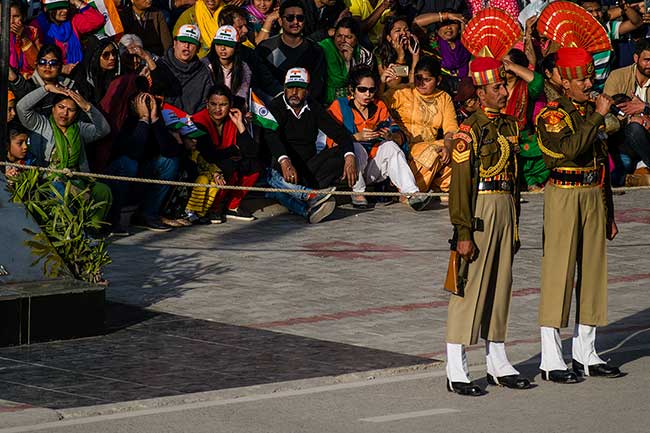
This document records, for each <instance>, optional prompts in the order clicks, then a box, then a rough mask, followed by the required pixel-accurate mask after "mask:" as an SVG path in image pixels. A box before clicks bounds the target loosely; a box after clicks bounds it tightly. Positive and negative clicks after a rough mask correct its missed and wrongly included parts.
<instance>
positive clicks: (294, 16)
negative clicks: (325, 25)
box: [282, 14, 305, 23]
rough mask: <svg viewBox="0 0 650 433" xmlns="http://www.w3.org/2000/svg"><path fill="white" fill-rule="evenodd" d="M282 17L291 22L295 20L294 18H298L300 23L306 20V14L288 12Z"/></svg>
mask: <svg viewBox="0 0 650 433" xmlns="http://www.w3.org/2000/svg"><path fill="white" fill-rule="evenodd" d="M282 18H284V19H285V20H287V21H288V22H290V23H291V22H293V20H296V21H298V22H299V23H301V22H303V21H305V16H304V15H302V14H287V15H285V16H284V17H282Z"/></svg>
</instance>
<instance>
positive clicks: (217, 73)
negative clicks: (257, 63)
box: [203, 26, 251, 100]
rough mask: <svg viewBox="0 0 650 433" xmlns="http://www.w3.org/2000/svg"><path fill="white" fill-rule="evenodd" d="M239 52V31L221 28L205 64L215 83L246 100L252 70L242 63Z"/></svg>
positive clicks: (225, 27) (228, 27)
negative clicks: (222, 85)
mask: <svg viewBox="0 0 650 433" xmlns="http://www.w3.org/2000/svg"><path fill="white" fill-rule="evenodd" d="M239 50H240V44H239V37H238V36H237V30H235V28H234V27H233V26H221V27H219V30H217V34H216V35H215V36H214V40H213V42H212V48H211V49H210V53H209V54H208V56H207V57H205V58H204V59H203V62H204V63H205V64H206V65H208V67H209V68H210V70H211V71H212V76H213V81H214V82H215V83H217V84H224V85H225V86H226V87H228V88H229V89H230V91H231V92H232V93H233V94H234V95H235V96H238V97H240V98H242V99H243V100H246V99H247V98H248V90H249V89H250V84H251V69H250V68H249V67H248V65H247V64H246V63H244V62H242V60H241V56H240V54H239Z"/></svg>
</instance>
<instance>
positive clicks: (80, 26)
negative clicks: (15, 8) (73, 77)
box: [31, 0, 104, 75]
mask: <svg viewBox="0 0 650 433" xmlns="http://www.w3.org/2000/svg"><path fill="white" fill-rule="evenodd" d="M70 6H73V7H75V8H76V9H78V12H77V13H74V14H72V19H70V15H71V11H70V10H69V7H70ZM31 25H32V26H34V27H36V28H38V32H39V35H40V37H41V44H56V46H57V47H59V48H60V49H61V52H62V54H63V58H62V60H63V68H62V73H63V74H64V75H68V74H69V73H70V71H72V68H74V67H75V66H76V65H77V64H78V63H79V62H81V60H82V59H83V47H82V45H81V38H82V37H84V36H86V35H88V34H90V33H93V32H95V31H97V30H99V29H100V28H102V26H103V25H104V16H103V15H102V14H101V13H99V12H98V11H97V10H96V9H94V8H93V7H92V6H90V5H89V4H88V3H86V2H85V1H83V0H71V1H70V2H68V0H44V1H43V12H41V13H40V14H39V15H38V16H37V17H36V18H34V20H33V21H32V23H31Z"/></svg>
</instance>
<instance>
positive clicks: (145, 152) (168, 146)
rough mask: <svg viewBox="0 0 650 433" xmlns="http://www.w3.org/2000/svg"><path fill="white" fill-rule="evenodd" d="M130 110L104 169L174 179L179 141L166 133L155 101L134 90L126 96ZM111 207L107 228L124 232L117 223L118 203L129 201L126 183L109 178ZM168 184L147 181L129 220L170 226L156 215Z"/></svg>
mask: <svg viewBox="0 0 650 433" xmlns="http://www.w3.org/2000/svg"><path fill="white" fill-rule="evenodd" d="M129 102H130V113H129V117H128V118H127V119H126V121H125V122H124V126H123V127H122V130H121V131H120V133H119V134H118V136H117V137H116V139H115V142H114V145H113V148H114V159H113V161H112V162H111V164H110V165H109V167H108V173H109V174H113V175H116V176H129V177H135V176H137V175H138V174H140V175H141V176H143V177H147V178H154V179H160V180H176V178H177V176H178V156H179V154H180V152H181V150H182V149H181V147H180V145H179V144H178V143H177V142H176V140H175V139H174V138H173V137H172V135H171V134H170V133H169V131H168V130H167V128H166V127H165V123H164V122H163V120H162V118H161V116H160V107H159V103H158V102H157V101H156V100H155V98H154V97H153V95H151V94H149V93H144V92H138V93H136V94H135V95H133V96H132V97H131V98H129ZM110 187H111V190H112V191H113V197H114V202H113V207H112V208H111V213H110V218H109V220H110V223H111V226H112V228H111V231H112V233H114V234H116V235H120V234H121V235H124V234H128V231H127V230H126V229H125V228H124V227H122V225H121V224H120V216H121V212H122V207H123V206H125V205H126V204H127V203H128V201H129V195H130V194H129V192H130V188H129V183H127V182H119V181H111V182H110ZM169 189H170V187H169V186H167V185H147V186H146V187H145V188H143V190H144V191H143V199H142V200H141V202H140V203H139V205H138V210H137V211H136V213H135V214H134V215H133V217H132V219H131V223H132V224H133V225H135V226H137V227H141V228H144V229H147V230H151V231H158V232H164V231H169V230H171V227H169V226H168V225H167V224H164V223H163V222H162V221H161V218H160V208H161V206H162V204H163V201H164V200H165V196H166V195H167V193H168V191H169Z"/></svg>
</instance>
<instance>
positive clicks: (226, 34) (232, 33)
mask: <svg viewBox="0 0 650 433" xmlns="http://www.w3.org/2000/svg"><path fill="white" fill-rule="evenodd" d="M237 42H239V36H238V35H237V30H236V29H235V28H234V27H233V26H221V27H219V29H218V30H217V34H215V35H214V39H213V40H212V43H213V44H215V45H225V46H227V47H231V48H234V47H235V46H236V45H237Z"/></svg>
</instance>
